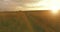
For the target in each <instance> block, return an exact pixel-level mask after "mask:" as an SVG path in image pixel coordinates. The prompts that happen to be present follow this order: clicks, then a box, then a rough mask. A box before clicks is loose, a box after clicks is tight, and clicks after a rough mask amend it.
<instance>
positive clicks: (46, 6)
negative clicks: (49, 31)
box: [22, 0, 60, 14]
mask: <svg viewBox="0 0 60 32" xmlns="http://www.w3.org/2000/svg"><path fill="white" fill-rule="evenodd" d="M24 5H25V7H27V8H24V7H23V8H24V10H25V11H28V10H51V13H53V14H57V13H58V10H59V9H60V0H43V1H39V2H36V3H26V4H24ZM41 6H42V7H41ZM29 7H30V8H29ZM32 7H34V8H32ZM22 10H23V9H22Z"/></svg>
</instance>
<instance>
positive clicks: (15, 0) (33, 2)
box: [0, 0, 60, 11]
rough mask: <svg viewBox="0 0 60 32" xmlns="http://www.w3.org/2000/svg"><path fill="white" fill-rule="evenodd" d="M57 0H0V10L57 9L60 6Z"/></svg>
mask: <svg viewBox="0 0 60 32" xmlns="http://www.w3.org/2000/svg"><path fill="white" fill-rule="evenodd" d="M56 1H57V0H0V11H19V10H35V9H37V10H43V9H44V10H45V9H46V10H47V9H48V8H49V9H51V8H52V9H53V8H55V9H56V8H59V6H60V5H59V4H57V3H56ZM58 3H59V2H58ZM54 5H55V6H54ZM58 5H59V6H58ZM51 6H52V7H51ZM53 6H54V7H53ZM56 6H58V7H56Z"/></svg>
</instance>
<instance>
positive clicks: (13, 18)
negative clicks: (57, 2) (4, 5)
mask: <svg viewBox="0 0 60 32" xmlns="http://www.w3.org/2000/svg"><path fill="white" fill-rule="evenodd" d="M59 17H60V16H59V15H57V16H52V14H51V13H50V12H49V11H18V12H0V32H60V22H59V21H60V20H59Z"/></svg>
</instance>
